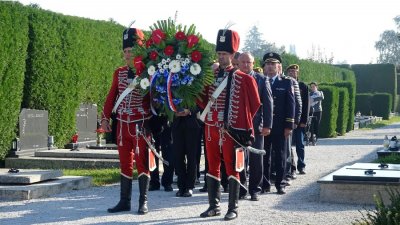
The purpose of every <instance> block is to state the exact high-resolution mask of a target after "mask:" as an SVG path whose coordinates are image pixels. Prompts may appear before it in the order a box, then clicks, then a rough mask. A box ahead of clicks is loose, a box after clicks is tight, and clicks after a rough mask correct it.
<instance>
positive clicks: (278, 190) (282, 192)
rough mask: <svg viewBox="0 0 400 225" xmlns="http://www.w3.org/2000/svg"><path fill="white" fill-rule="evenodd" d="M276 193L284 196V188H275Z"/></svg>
mask: <svg viewBox="0 0 400 225" xmlns="http://www.w3.org/2000/svg"><path fill="white" fill-rule="evenodd" d="M277 193H278V195H284V194H286V191H285V188H284V187H281V188H277Z"/></svg>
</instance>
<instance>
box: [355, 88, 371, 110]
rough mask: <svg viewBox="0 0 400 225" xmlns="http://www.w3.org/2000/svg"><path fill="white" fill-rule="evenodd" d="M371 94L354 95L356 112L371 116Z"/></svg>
mask: <svg viewBox="0 0 400 225" xmlns="http://www.w3.org/2000/svg"><path fill="white" fill-rule="evenodd" d="M372 96H373V94H371V93H363V94H357V95H356V112H360V113H361V115H367V116H370V115H372V109H371V101H372Z"/></svg>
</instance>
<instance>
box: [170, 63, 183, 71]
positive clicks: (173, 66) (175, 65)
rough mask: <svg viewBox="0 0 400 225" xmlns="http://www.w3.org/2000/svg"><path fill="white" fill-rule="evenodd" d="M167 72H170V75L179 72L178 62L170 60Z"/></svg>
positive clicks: (179, 65)
mask: <svg viewBox="0 0 400 225" xmlns="http://www.w3.org/2000/svg"><path fill="white" fill-rule="evenodd" d="M169 70H170V71H171V73H177V72H179V71H181V64H180V62H179V61H178V60H172V61H171V62H170V63H169Z"/></svg>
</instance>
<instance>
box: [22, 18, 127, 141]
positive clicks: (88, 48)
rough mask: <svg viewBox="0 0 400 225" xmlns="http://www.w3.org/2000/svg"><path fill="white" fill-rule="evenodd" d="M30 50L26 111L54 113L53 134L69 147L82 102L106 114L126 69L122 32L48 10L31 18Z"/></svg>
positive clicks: (50, 116)
mask: <svg viewBox="0 0 400 225" xmlns="http://www.w3.org/2000/svg"><path fill="white" fill-rule="evenodd" d="M29 28H30V29H29V30H30V35H29V38H30V45H29V51H28V54H29V55H28V60H27V65H26V66H27V73H26V79H25V91H24V102H23V104H22V107H24V108H33V109H43V110H48V111H49V134H51V135H54V136H55V140H56V145H58V146H64V144H66V143H68V142H69V140H70V138H71V136H72V135H73V134H74V133H75V129H76V125H75V124H76V118H75V117H76V116H75V114H76V110H77V109H78V107H79V104H80V103H81V102H88V103H97V104H99V105H100V107H99V108H100V109H101V108H102V104H103V102H104V98H105V96H106V94H107V92H108V89H109V86H110V83H111V79H112V73H113V71H114V69H115V68H116V67H117V66H119V65H122V63H123V61H122V60H121V33H122V31H123V27H122V26H117V25H115V24H113V23H109V22H101V21H93V20H87V19H83V18H78V17H71V16H63V15H60V14H57V13H52V12H49V11H44V10H32V11H31V12H30V15H29Z"/></svg>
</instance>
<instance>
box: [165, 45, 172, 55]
mask: <svg viewBox="0 0 400 225" xmlns="http://www.w3.org/2000/svg"><path fill="white" fill-rule="evenodd" d="M164 53H165V55H167V56H171V55H172V54H174V47H172V46H171V45H168V46H167V47H165V49H164Z"/></svg>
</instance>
